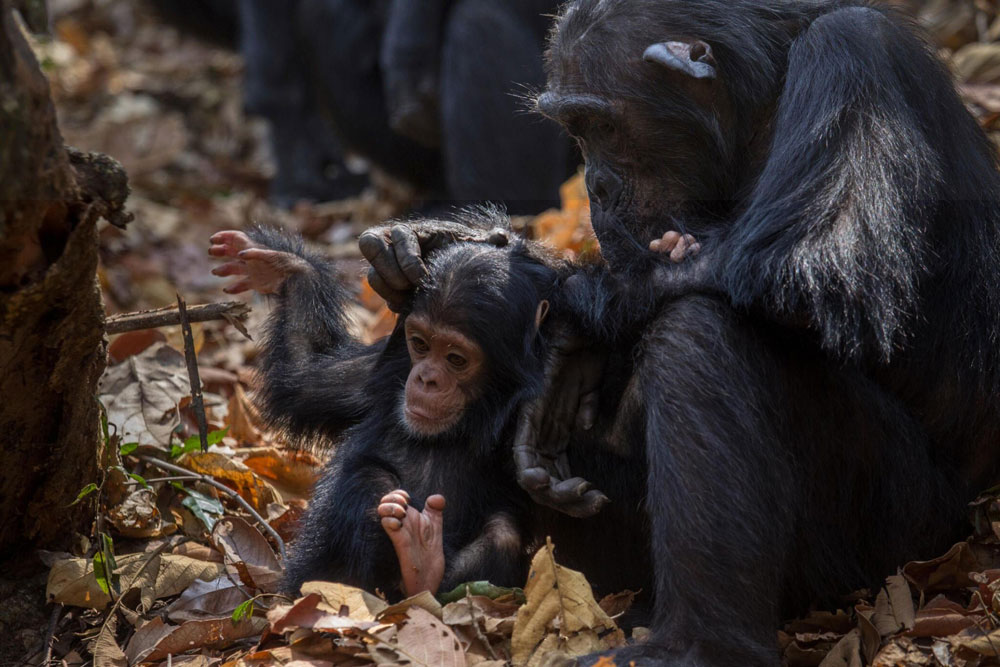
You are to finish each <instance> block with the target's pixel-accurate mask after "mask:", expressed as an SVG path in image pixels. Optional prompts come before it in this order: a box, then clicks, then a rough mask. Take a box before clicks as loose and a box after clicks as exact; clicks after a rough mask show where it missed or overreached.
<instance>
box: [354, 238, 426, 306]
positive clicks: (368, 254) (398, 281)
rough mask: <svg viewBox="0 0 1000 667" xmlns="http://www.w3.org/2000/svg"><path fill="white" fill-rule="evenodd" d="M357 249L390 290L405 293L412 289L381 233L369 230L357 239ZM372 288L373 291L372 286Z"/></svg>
mask: <svg viewBox="0 0 1000 667" xmlns="http://www.w3.org/2000/svg"><path fill="white" fill-rule="evenodd" d="M358 248H359V249H360V250H361V254H362V255H364V257H365V259H367V260H368V263H369V264H371V265H372V268H373V269H375V271H376V273H378V274H379V276H381V277H382V279H383V281H384V282H385V283H386V284H387V285H388V286H389V287H390V288H392V289H394V290H397V291H407V290H409V289H411V288H412V287H413V286H412V284H411V283H410V281H409V280H407V278H406V275H405V274H404V273H403V270H402V269H400V268H399V264H398V263H397V262H396V253H395V252H394V251H393V250H392V248H390V247H389V241H388V240H387V239H386V238H385V235H384V234H383V233H382V232H377V231H376V230H371V229H370V230H368V231H366V232H365V233H364V234H362V235H361V237H360V238H358ZM372 288H373V289H374V285H373V286H372ZM380 294H381V293H380Z"/></svg>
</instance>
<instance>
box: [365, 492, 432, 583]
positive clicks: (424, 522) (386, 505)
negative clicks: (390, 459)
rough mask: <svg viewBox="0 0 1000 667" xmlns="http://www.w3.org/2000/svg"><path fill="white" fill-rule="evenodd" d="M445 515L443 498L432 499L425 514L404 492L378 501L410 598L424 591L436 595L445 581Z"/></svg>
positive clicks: (429, 499)
mask: <svg viewBox="0 0 1000 667" xmlns="http://www.w3.org/2000/svg"><path fill="white" fill-rule="evenodd" d="M443 511H444V496H439V495H434V496H430V497H429V498H428V499H427V502H425V503H424V511H423V512H418V511H417V510H416V509H415V508H414V507H412V506H411V505H410V495H409V494H408V493H407V492H406V491H403V490H402V489H397V490H396V491H392V492H390V493H387V494H386V495H385V496H383V497H382V500H380V501H379V506H378V515H379V518H380V519H381V522H382V528H383V530H385V532H386V534H387V535H388V536H389V540H390V541H391V542H392V546H393V548H394V549H395V550H396V558H397V560H399V572H400V574H401V575H402V577H403V592H404V593H405V594H406V595H407V596H410V595H416V594H417V593H422V592H423V591H430V592H431V593H437V590H438V587H439V586H440V585H441V580H442V579H443V578H444V540H443V535H444V516H443V514H442V512H443Z"/></svg>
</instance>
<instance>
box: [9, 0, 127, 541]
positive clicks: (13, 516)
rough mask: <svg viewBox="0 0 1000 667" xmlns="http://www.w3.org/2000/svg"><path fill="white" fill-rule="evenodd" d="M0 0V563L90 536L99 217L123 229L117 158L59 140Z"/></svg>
mask: <svg viewBox="0 0 1000 667" xmlns="http://www.w3.org/2000/svg"><path fill="white" fill-rule="evenodd" d="M11 7H12V5H11V1H10V0H0V21H2V24H0V27H2V30H0V461H2V465H0V561H2V560H6V559H7V558H8V557H11V556H17V557H18V558H19V559H26V558H32V557H33V556H32V555H31V554H33V550H34V549H36V548H47V549H61V548H65V547H66V546H67V545H68V544H69V542H70V541H71V540H72V538H73V536H74V534H75V533H76V532H82V533H86V532H88V524H89V520H90V518H91V517H92V512H91V511H89V510H88V509H87V505H88V503H80V504H79V505H76V506H73V507H70V504H71V503H72V502H73V500H74V499H75V498H76V495H77V493H78V492H79V491H80V489H81V488H83V487H84V486H85V485H87V484H88V483H90V482H96V481H97V477H98V461H99V457H100V455H101V435H100V426H99V423H100V419H99V414H100V413H99V407H98V402H97V398H96V394H97V391H96V388H97V381H98V379H99V378H100V375H101V372H102V371H103V370H104V366H105V358H106V348H107V340H106V338H105V336H104V308H103V303H102V299H101V293H100V291H99V289H98V286H97V281H96V273H97V220H98V218H100V217H104V218H106V219H108V220H109V221H111V222H112V223H113V224H119V225H123V224H125V223H126V222H127V221H128V218H129V216H127V215H125V213H124V211H123V204H124V201H125V198H126V197H127V195H128V184H127V179H126V177H125V173H124V171H123V170H122V168H121V166H120V165H119V164H118V163H117V162H115V161H114V160H112V159H110V158H108V157H106V156H103V155H98V154H85V153H80V152H78V151H74V150H72V149H67V148H65V147H64V146H63V141H62V136H61V135H60V133H59V128H58V127H57V124H56V115H55V109H54V107H53V105H52V100H51V97H50V95H49V85H48V81H47V80H46V79H45V76H44V75H43V74H42V72H41V69H40V68H39V66H38V62H37V61H36V59H35V57H34V54H33V53H32V51H31V48H30V47H29V45H28V43H27V41H26V39H25V37H24V34H23V33H22V30H21V28H20V25H19V24H18V22H17V21H16V20H15V18H14V14H13V12H12V8H11Z"/></svg>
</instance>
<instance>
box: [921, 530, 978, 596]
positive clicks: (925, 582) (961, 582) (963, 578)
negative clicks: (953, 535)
mask: <svg viewBox="0 0 1000 667" xmlns="http://www.w3.org/2000/svg"><path fill="white" fill-rule="evenodd" d="M979 569H981V568H980V566H979V562H978V561H977V560H976V557H975V555H973V553H972V551H971V549H970V548H969V544H968V542H959V543H958V544H956V545H954V546H953V547H952V548H951V549H949V550H948V553H946V554H945V555H943V556H939V557H937V558H934V559H932V560H926V561H912V562H910V563H907V564H906V565H905V566H904V567H903V576H904V577H906V579H907V581H909V582H910V583H911V584H913V586H914V588H916V589H917V590H918V591H921V592H925V593H926V592H933V591H947V590H951V589H955V588H965V587H966V586H972V585H974V583H973V582H972V580H971V579H969V573H970V572H975V571H977V570H979Z"/></svg>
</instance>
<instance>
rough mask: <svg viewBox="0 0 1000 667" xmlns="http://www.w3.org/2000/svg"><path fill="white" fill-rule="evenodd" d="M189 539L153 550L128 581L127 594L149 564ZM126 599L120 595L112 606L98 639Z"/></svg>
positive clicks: (168, 542) (166, 544)
mask: <svg viewBox="0 0 1000 667" xmlns="http://www.w3.org/2000/svg"><path fill="white" fill-rule="evenodd" d="M188 539H189V538H187V537H184V538H181V539H180V541H178V542H176V543H173V544H171V542H170V540H165V541H164V542H163V544H161V545H160V546H158V547H156V548H155V549H153V551H151V552H150V553H149V555H148V556H147V558H146V560H145V561H144V562H143V564H142V567H140V568H139V570H138V571H137V572H136V573H135V574H133V575H132V578H131V579H129V580H128V584H127V585H126V586H125V589H124V590H125V591H126V592H127V591H130V590H132V586H133V585H134V584H135V582H137V581H139V577H140V576H141V575H142V573H143V572H145V571H146V568H147V567H149V564H150V563H152V562H153V560H154V559H155V558H156V557H157V556H159V555H160V554H161V553H163V552H164V551H165V550H166V549H167V547H171V546H172V547H178V546H180V545H182V544H184V543H185V542H187V541H188ZM109 574H110V573H109ZM109 588H110V587H109ZM124 597H125V596H124V594H122V595H119V596H118V598H117V599H116V600H115V601H114V604H112V605H111V609H109V610H108V615H107V616H105V617H104V622H103V623H101V630H100V632H98V633H97V636H98V637H99V636H100V635H101V633H103V632H104V630H105V629H106V628H107V625H108V622H109V621H110V620H111V618H112V617H113V616H114V615H115V614H116V613H117V612H118V608H119V607H121V606H122V599H123V598H124Z"/></svg>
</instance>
